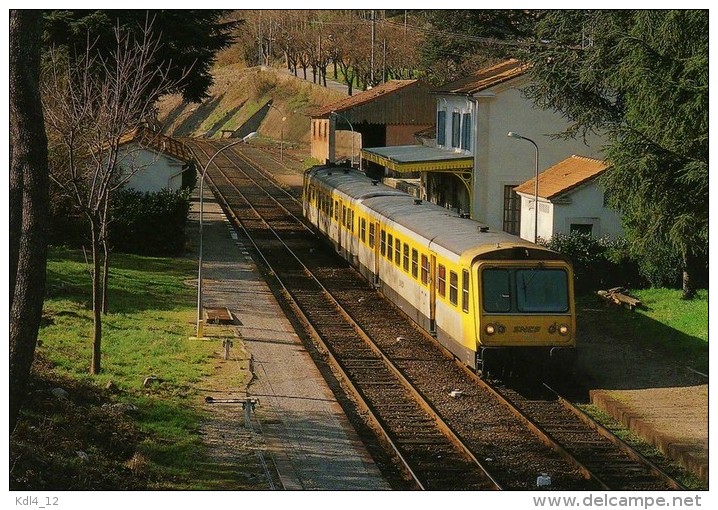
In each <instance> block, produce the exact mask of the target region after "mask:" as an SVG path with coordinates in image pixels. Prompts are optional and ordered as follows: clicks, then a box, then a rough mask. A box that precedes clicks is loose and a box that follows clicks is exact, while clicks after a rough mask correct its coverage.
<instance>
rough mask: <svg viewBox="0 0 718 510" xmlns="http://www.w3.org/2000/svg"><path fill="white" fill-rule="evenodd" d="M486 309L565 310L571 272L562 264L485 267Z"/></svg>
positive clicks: (547, 311) (559, 311)
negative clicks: (547, 266)
mask: <svg viewBox="0 0 718 510" xmlns="http://www.w3.org/2000/svg"><path fill="white" fill-rule="evenodd" d="M481 278H482V292H483V305H484V311H485V312H488V313H565V312H568V310H569V305H568V274H567V273H566V271H565V270H564V269H560V268H548V269H547V268H541V267H533V268H490V269H489V268H487V269H484V270H483V271H482V276H481Z"/></svg>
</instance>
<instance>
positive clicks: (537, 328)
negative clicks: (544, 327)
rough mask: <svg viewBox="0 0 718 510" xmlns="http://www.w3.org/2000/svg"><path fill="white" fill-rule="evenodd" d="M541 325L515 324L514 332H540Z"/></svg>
mask: <svg viewBox="0 0 718 510" xmlns="http://www.w3.org/2000/svg"><path fill="white" fill-rule="evenodd" d="M539 331H541V327H540V326H514V333H538V332H539Z"/></svg>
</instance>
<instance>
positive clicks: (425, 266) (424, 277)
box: [421, 253, 429, 285]
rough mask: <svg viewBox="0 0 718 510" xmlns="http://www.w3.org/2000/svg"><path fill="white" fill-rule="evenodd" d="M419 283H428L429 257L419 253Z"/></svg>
mask: <svg viewBox="0 0 718 510" xmlns="http://www.w3.org/2000/svg"><path fill="white" fill-rule="evenodd" d="M421 283H423V284H424V285H426V284H428V283H429V257H427V256H426V255H424V254H423V253H422V254H421Z"/></svg>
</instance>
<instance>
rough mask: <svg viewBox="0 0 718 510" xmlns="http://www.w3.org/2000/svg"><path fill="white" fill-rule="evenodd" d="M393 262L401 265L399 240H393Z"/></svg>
mask: <svg viewBox="0 0 718 510" xmlns="http://www.w3.org/2000/svg"><path fill="white" fill-rule="evenodd" d="M394 264H396V265H397V266H401V241H399V240H398V239H395V240H394Z"/></svg>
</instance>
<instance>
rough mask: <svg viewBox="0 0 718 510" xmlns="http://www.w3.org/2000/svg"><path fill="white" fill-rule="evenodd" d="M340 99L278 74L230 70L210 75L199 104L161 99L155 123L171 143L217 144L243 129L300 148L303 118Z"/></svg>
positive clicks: (305, 135)
mask: <svg viewBox="0 0 718 510" xmlns="http://www.w3.org/2000/svg"><path fill="white" fill-rule="evenodd" d="M343 97H346V94H342V93H341V92H339V91H336V90H332V89H329V88H326V87H323V86H321V85H316V84H314V83H312V82H310V81H305V80H303V79H301V78H296V77H294V76H292V75H291V74H288V73H286V72H282V71H281V70H277V69H272V68H267V67H249V68H247V67H244V66H243V65H242V64H230V65H225V66H222V67H219V68H217V69H215V71H214V84H213V85H212V87H211V88H210V90H209V97H208V98H207V99H206V100H205V101H203V102H202V103H185V102H183V101H182V98H181V97H180V96H179V95H173V96H168V97H166V98H164V99H163V100H162V101H161V103H160V105H159V121H160V123H161V125H162V126H163V131H164V132H165V133H166V134H168V135H170V136H175V137H208V138H221V137H223V136H230V134H231V133H235V132H237V133H240V131H239V130H241V129H242V127H243V126H245V125H249V126H251V127H248V128H247V129H251V130H252V131H255V130H256V131H258V133H259V134H260V135H261V136H263V137H267V138H273V139H275V140H280V139H283V140H284V141H285V143H288V144H298V145H306V144H308V143H309V133H310V118H309V116H308V114H309V112H310V111H311V110H312V109H314V108H316V107H317V106H323V105H325V104H329V103H332V102H334V101H337V100H339V99H341V98H343ZM270 102H271V104H272V107H268V106H267V104H268V103H270ZM282 119H284V120H282ZM242 134H244V133H242ZM235 136H236V134H235ZM240 136H241V134H240Z"/></svg>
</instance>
